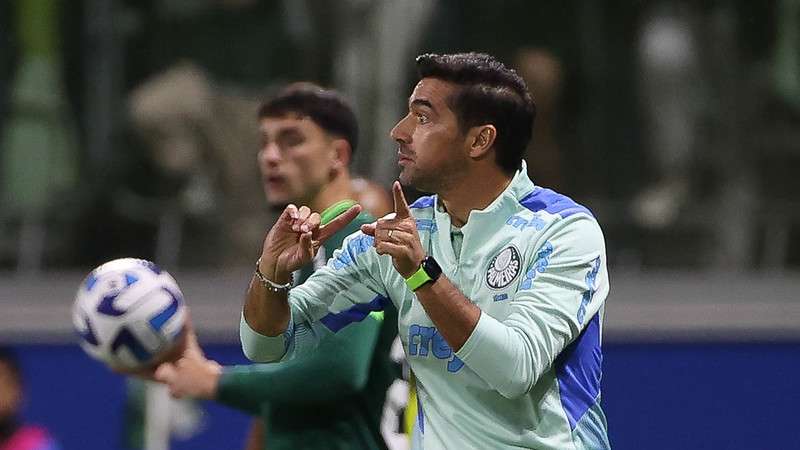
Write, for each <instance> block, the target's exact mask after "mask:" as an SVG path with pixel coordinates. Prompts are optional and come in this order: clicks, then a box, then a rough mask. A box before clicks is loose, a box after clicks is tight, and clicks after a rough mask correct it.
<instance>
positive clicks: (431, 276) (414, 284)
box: [406, 256, 442, 292]
mask: <svg viewBox="0 0 800 450" xmlns="http://www.w3.org/2000/svg"><path fill="white" fill-rule="evenodd" d="M441 274H442V268H441V267H439V263H437V262H436V260H435V259H433V256H426V257H425V259H423V260H422V264H420V265H419V269H417V271H416V272H414V274H413V275H411V276H410V277H408V278H406V285H407V286H408V288H409V289H411V291H412V292H413V291H416V290H417V289H419V288H421V287H422V286H424V285H426V284H428V283H433V282H435V281H436V280H438V279H439V276H440V275H441Z"/></svg>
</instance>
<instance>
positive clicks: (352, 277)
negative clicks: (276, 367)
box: [239, 231, 391, 362]
mask: <svg viewBox="0 0 800 450" xmlns="http://www.w3.org/2000/svg"><path fill="white" fill-rule="evenodd" d="M373 242H374V238H372V237H371V236H367V235H365V234H363V233H361V232H360V231H359V232H356V233H354V234H352V235H350V236H348V237H347V238H346V239H345V240H344V243H343V245H342V248H341V249H338V250H336V251H335V252H334V253H333V256H332V257H331V258H330V259H329V260H328V263H327V264H326V265H325V266H324V267H321V268H319V269H318V270H317V271H316V272H314V274H313V275H311V276H310V277H309V278H308V280H306V282H305V283H303V284H302V285H300V286H298V287H296V288H294V289H292V290H291V291H290V292H289V306H290V308H291V320H290V323H289V328H288V329H287V330H286V332H285V333H283V334H282V335H280V336H275V337H268V336H263V335H260V334H258V333H257V332H255V331H254V330H253V329H252V328H250V326H249V325H248V324H247V322H246V321H245V320H244V318H242V320H241V321H240V327H239V331H240V336H241V339H242V350H243V351H244V353H245V355H246V356H247V357H248V358H249V359H250V360H252V361H256V362H274V361H278V360H290V359H292V358H294V357H295V356H296V355H306V354H307V353H308V352H310V351H312V350H313V349H315V348H316V347H317V346H318V345H319V343H320V342H321V341H323V340H324V339H326V338H328V337H330V336H332V335H335V334H336V333H338V332H339V331H340V330H341V329H343V328H345V327H346V326H347V325H349V324H351V323H354V322H360V321H362V320H364V319H365V318H366V317H367V316H368V315H369V314H370V313H371V312H373V311H381V310H383V308H384V306H385V305H386V304H387V302H389V299H388V297H387V296H386V289H385V286H384V284H383V282H382V281H381V278H380V267H381V266H383V265H385V264H386V261H382V260H384V259H385V258H386V257H387V256H386V255H384V256H379V255H378V254H377V253H376V252H375V248H374V247H373ZM389 264H390V265H391V262H389Z"/></svg>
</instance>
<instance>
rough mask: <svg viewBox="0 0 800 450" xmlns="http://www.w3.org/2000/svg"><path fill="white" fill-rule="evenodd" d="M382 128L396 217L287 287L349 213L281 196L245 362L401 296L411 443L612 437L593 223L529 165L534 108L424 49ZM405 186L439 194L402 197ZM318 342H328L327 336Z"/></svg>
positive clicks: (482, 72)
mask: <svg viewBox="0 0 800 450" xmlns="http://www.w3.org/2000/svg"><path fill="white" fill-rule="evenodd" d="M417 69H418V72H419V75H420V78H421V80H420V81H419V83H418V84H417V85H416V87H415V89H414V91H413V93H412V94H411V97H410V98H409V103H408V113H407V114H406V116H405V117H403V118H402V119H401V120H400V121H399V122H398V123H397V125H396V126H395V127H394V129H393V130H392V132H391V135H392V137H393V138H394V140H395V141H396V142H397V144H398V147H397V158H398V164H399V165H400V167H401V173H400V181H399V182H397V183H395V185H394V188H393V191H394V199H395V213H396V214H395V216H393V217H386V218H383V219H380V220H378V221H377V222H375V223H374V224H369V225H365V226H362V227H361V232H359V233H356V234H353V235H351V236H349V237H348V238H347V239H345V242H344V245H343V246H342V249H341V250H339V251H337V252H335V253H334V255H333V258H332V259H331V260H329V262H328V264H327V265H326V266H325V267H323V268H320V269H319V270H317V271H316V272H315V273H314V275H312V276H311V277H310V278H309V279H308V280H307V281H306V282H305V283H304V284H302V285H300V286H298V287H296V288H293V289H289V285H287V284H286V283H287V280H288V279H289V278H290V273H291V271H292V270H294V269H295V268H296V267H299V266H301V265H302V264H303V263H305V262H306V261H308V260H310V258H311V257H312V256H313V255H314V252H315V251H316V248H318V246H319V243H320V242H324V241H325V239H327V238H328V237H329V236H331V235H332V234H333V233H334V232H335V231H336V230H338V229H340V228H341V227H342V226H343V225H344V224H345V223H346V222H347V221H348V220H351V219H352V218H354V217H355V216H356V214H357V213H358V208H357V207H354V208H352V209H351V210H349V211H347V212H346V213H344V214H343V215H342V216H340V217H339V218H337V219H336V220H334V221H332V222H331V223H329V224H327V225H323V226H320V217H319V216H318V215H316V214H314V213H312V212H311V211H310V209H309V208H308V207H306V206H302V207H300V208H297V207H296V206H294V205H289V206H288V207H287V208H286V209H285V210H284V212H283V214H282V216H281V217H280V218H279V219H278V221H277V223H276V224H275V226H274V227H273V228H272V229H271V230H270V232H269V234H268V235H267V237H266V239H265V241H264V245H263V248H262V254H261V258H260V260H259V264H258V265H257V270H256V274H255V275H254V278H253V281H252V282H251V283H250V288H249V290H248V293H247V298H246V301H245V305H244V309H243V313H242V321H241V326H240V334H241V337H242V347H243V350H244V351H245V354H246V355H247V356H248V357H249V358H250V359H252V360H255V361H262V362H267V361H278V360H293V358H302V357H305V356H306V355H309V354H312V351H313V349H314V348H315V347H317V346H319V345H324V342H325V341H326V340H327V339H330V338H332V337H333V336H335V335H336V330H335V329H334V328H332V327H331V326H330V318H331V317H339V316H347V315H349V314H351V313H352V312H353V311H365V310H371V309H375V310H379V309H381V308H382V307H383V306H384V305H386V304H389V303H391V304H394V305H395V307H396V309H397V310H398V311H399V319H398V322H399V326H398V329H399V334H400V339H401V341H402V343H403V347H404V349H405V352H406V355H407V357H408V362H409V364H410V366H411V369H412V370H413V372H414V374H415V376H416V380H417V389H418V397H417V398H418V401H419V404H418V417H417V423H416V430H415V439H414V442H413V448H416V449H425V450H438V449H454V450H460V449H493V450H500V449H523V448H524V449H537V450H577V449H591V450H600V449H607V448H610V445H609V442H608V437H607V432H606V420H605V415H604V413H603V410H602V408H601V407H600V379H601V372H602V371H601V363H602V353H601V332H602V320H603V311H604V304H605V299H606V297H607V295H608V292H609V282H608V271H607V269H606V252H605V244H604V238H603V234H602V232H601V230H600V227H599V225H598V223H597V221H596V220H595V218H594V217H593V215H592V214H591V212H590V211H589V210H588V209H586V208H585V207H583V206H581V205H579V204H577V203H575V202H574V201H573V200H572V199H570V198H568V197H566V196H564V195H561V194H558V193H556V192H554V191H552V190H550V189H546V188H543V187H541V186H536V185H534V184H533V182H532V181H531V180H530V179H529V178H528V176H527V170H526V167H525V163H524V161H522V154H523V152H524V150H525V147H526V146H527V144H528V141H529V140H530V137H531V128H532V123H533V119H534V106H533V101H532V99H531V97H530V94H529V93H528V91H527V88H526V87H525V84H524V82H523V81H522V80H521V79H520V77H519V76H518V75H517V74H516V73H515V72H513V71H511V70H509V69H507V68H506V67H505V66H504V65H503V64H502V63H501V62H499V61H497V60H496V59H495V58H493V57H491V56H489V55H485V54H477V53H462V54H455V55H422V56H420V57H418V58H417ZM400 183H403V184H406V185H411V186H414V187H416V188H417V189H419V190H422V191H427V192H432V193H434V194H435V195H432V196H428V197H422V198H421V199H419V200H417V201H416V202H414V203H413V204H412V205H410V206H409V205H408V204H407V203H406V201H405V198H404V196H403V191H402V190H401V186H400ZM321 343H322V344H321Z"/></svg>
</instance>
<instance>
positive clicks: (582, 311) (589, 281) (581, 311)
mask: <svg viewBox="0 0 800 450" xmlns="http://www.w3.org/2000/svg"><path fill="white" fill-rule="evenodd" d="M599 271H600V257H599V256H598V257H597V258H595V259H594V261H592V270H590V271H589V272H588V273H587V274H586V287H588V289H587V290H586V292H584V293H583V297H582V298H581V306H580V307H579V308H578V323H583V320H584V319H585V318H586V306H587V305H589V303H591V301H592V297H594V293H595V291H597V286H595V281H596V280H597V272H599Z"/></svg>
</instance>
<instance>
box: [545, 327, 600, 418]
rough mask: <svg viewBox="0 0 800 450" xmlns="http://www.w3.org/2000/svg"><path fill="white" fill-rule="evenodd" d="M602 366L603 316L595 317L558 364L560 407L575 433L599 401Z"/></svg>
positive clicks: (564, 352) (559, 358) (557, 376)
mask: <svg viewBox="0 0 800 450" xmlns="http://www.w3.org/2000/svg"><path fill="white" fill-rule="evenodd" d="M602 363H603V353H602V351H601V350H600V316H599V315H598V314H595V316H594V317H593V318H592V320H591V321H589V323H588V324H587V325H586V328H585V329H584V330H583V332H582V333H581V335H580V336H578V339H577V340H575V342H573V343H572V344H570V345H569V346H568V347H567V348H566V349H564V351H563V352H562V353H561V355H559V357H558V359H557V360H556V364H555V367H556V378H557V379H558V389H559V393H560V396H561V405H562V406H563V407H564V411H565V412H566V413H567V419H568V420H569V426H570V429H572V430H574V429H575V425H576V424H577V423H578V421H579V420H580V419H581V417H583V415H584V414H586V411H588V410H589V408H591V407H592V406H593V405H594V404H595V403H596V402H597V399H598V398H599V395H600V379H601V377H602V369H601V365H602Z"/></svg>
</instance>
